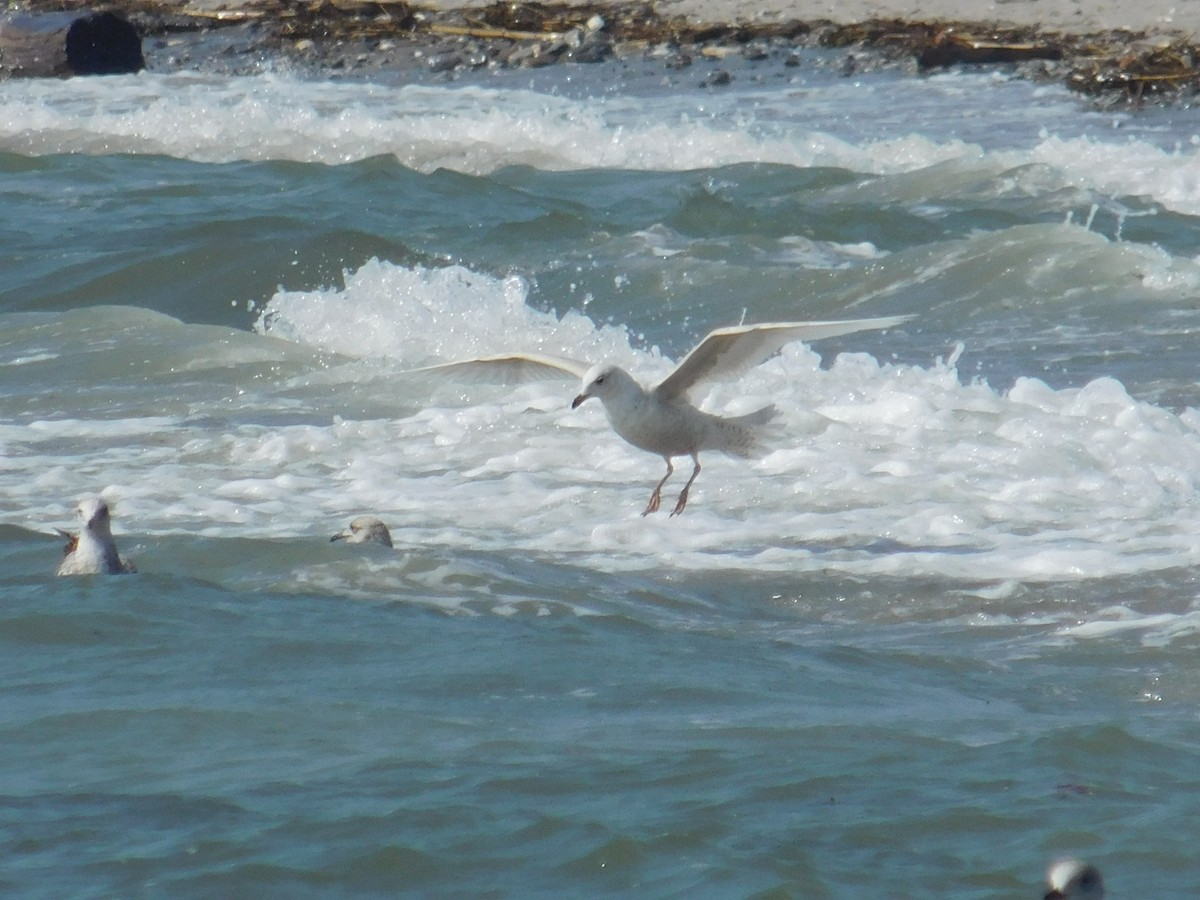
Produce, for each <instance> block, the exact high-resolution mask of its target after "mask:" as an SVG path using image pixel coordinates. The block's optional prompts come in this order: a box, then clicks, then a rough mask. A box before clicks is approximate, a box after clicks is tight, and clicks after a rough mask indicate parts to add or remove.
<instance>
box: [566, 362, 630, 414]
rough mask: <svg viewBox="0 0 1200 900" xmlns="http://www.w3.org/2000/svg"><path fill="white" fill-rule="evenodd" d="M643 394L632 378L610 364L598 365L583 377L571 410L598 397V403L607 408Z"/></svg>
mask: <svg viewBox="0 0 1200 900" xmlns="http://www.w3.org/2000/svg"><path fill="white" fill-rule="evenodd" d="M643 394H645V390H644V389H643V388H642V386H641V385H640V384H638V383H637V382H636V381H634V379H633V376H632V375H630V374H629V373H628V372H626V371H625V370H624V369H622V368H621V367H620V366H614V365H612V364H610V363H600V364H599V365H595V366H592V367H591V368H590V369H588V370H587V372H586V373H585V374H584V376H583V386H582V387H581V388H580V390H579V396H578V397H576V398H575V399H574V400H573V401H571V409H576V408H577V407H578V406H579V404H580V403H582V402H583V401H585V400H590V399H591V398H592V397H599V398H600V402H601V403H603V404H604V405H605V406H608V405H609V404H610V403H612V402H613V401H616V402H617V403H620V402H621V401H622V400H623V399H625V398H629V399H630V400H632V399H634V398H636V397H639V396H641V395H643Z"/></svg>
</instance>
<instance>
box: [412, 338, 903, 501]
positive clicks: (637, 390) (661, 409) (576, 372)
mask: <svg viewBox="0 0 1200 900" xmlns="http://www.w3.org/2000/svg"><path fill="white" fill-rule="evenodd" d="M911 318H912V316H887V317H882V318H874V319H842V320H836V321H829V322H767V323H762V324H758V325H737V326H733V327H730V328H718V329H716V330H715V331H712V332H710V333H709V334H708V335H707V336H706V337H705V338H704V340H702V341H701V342H700V343H699V344H697V345H696V346H695V347H694V348H693V349H692V351H691V352H690V353H688V355H687V356H685V357H684V358H683V361H682V362H680V363H679V365H677V366H676V367H675V369H674V371H672V372H671V373H670V374H669V375H668V376H667V377H666V378H664V379H663V380H662V381H660V382H659V383H658V384H657V385H655V386H654V387H652V388H650V389H646V388H645V387H643V386H642V385H641V384H639V383H638V382H637V381H636V380H635V379H634V378H633V376H631V375H630V374H629V373H628V372H626V371H625V370H624V369H622V368H620V367H619V366H615V365H611V364H608V363H601V364H599V365H595V366H590V367H589V366H588V365H587V364H586V363H582V362H579V361H577V360H573V359H566V358H563V357H558V356H551V355H548V354H540V353H502V354H498V355H495V356H486V357H483V358H480V359H469V360H463V361H460V362H452V363H443V364H440V365H435V366H426V367H425V368H423V369H419V370H417V371H419V372H426V373H468V374H469V373H471V372H473V371H478V370H479V369H480V368H481V367H486V368H491V369H494V370H497V371H499V372H500V373H502V374H503V375H504V377H506V378H509V379H529V378H536V377H546V376H551V375H563V374H567V375H573V376H575V377H577V378H581V379H582V387H581V390H580V392H579V395H578V396H577V397H576V398H575V400H574V402H573V403H572V404H571V406H572V408H575V407H578V406H579V405H580V404H581V403H583V402H584V401H586V400H589V399H590V398H592V397H596V398H598V399H599V400H600V402H601V403H603V404H604V410H605V412H606V413H607V415H608V420H609V422H610V423H611V424H612V427H613V430H614V431H616V432H617V434H619V435H620V436H621V437H623V438H624V439H625V440H626V441H628V442H629V443H630V444H633V446H635V447H638V448H639V449H641V450H646V451H649V452H650V453H656V454H658V455H659V456H661V457H662V458H663V459H664V460H665V461H666V464H667V474H666V475H664V476H663V478H662V480H661V481H659V483H658V484H657V485H656V486H655V488H654V492H653V493H652V494H651V495H650V502H649V503H648V504H647V505H646V509H645V511H644V512H643V513H642V515H648V514H649V513H652V512H655V511H656V510H658V508H659V506H660V504H661V502H662V489H663V485H665V484H666V483H667V479H668V478H670V477H671V474H672V473H673V472H674V471H675V467H674V465H673V464H672V463H671V460H672V458H673V457H676V456H690V457H691V458H692V463H693V469H692V475H691V477H690V478H689V479H688V480H687V484H685V485H684V486H683V490H682V491H681V492H680V494H679V499H678V501H676V503H675V508H674V509H673V510H671V515H672V516H675V515H678V514H679V513H681V512H683V509H684V507H685V506H686V505H687V500H688V491H689V490H690V488H691V486H692V483H693V482H694V481H695V480H696V476H697V475H699V474H700V458H699V456H700V452H701V451H703V450H718V451H720V452H722V453H728V454H731V455H734V456H752V455H754V453H755V452H756V451H757V450H758V449H759V440H760V436H761V435H760V432H761V426H763V425H765V424H766V423H767V422H768V421H770V420H771V419H772V418H773V417H774V415H775V412H776V410H775V407H774V406H765V407H763V408H762V409H759V410H756V411H755V412H752V413H750V414H748V415H744V416H737V417H732V418H731V417H725V416H717V415H713V414H711V413H706V412H702V411H701V410H699V409H697V408H696V407H695V406H693V405H692V403H691V402H690V401H689V399H688V395H689V393H690V392H691V391H692V390H693V389H694V388H695V387H696V386H697V385H699V384H702V383H704V382H712V381H718V380H729V379H732V378H735V377H737V376H738V375H741V374H743V373H744V372H746V371H748V370H749V369H751V368H753V367H754V366H757V365H759V364H760V363H762V362H765V361H766V360H767V359H769V358H770V357H771V356H773V355H774V354H776V353H778V352H779V350H781V349H782V348H783V347H784V345H785V344H789V343H791V342H792V341H812V340H817V339H819V338H826V337H837V336H839V335H844V334H853V333H854V332H856V331H868V330H878V329H885V328H893V327H895V326H897V325H900V324H902V323H904V322H907V321H908V320H909V319H911Z"/></svg>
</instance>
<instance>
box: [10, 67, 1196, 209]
mask: <svg viewBox="0 0 1200 900" xmlns="http://www.w3.org/2000/svg"><path fill="white" fill-rule="evenodd" d="M874 77H875V78H876V79H877V80H878V79H880V78H887V79H890V80H891V81H894V82H896V84H894V85H893V84H891V82H890V81H889V82H878V83H876V84H875V85H874V86H873V87H869V86H866V85H864V86H860V87H859V88H858V89H857V95H856V98H855V102H856V103H861V101H862V94H863V93H864V92H867V93H870V92H871V91H876V92H878V94H879V103H880V104H881V109H880V113H881V115H880V117H879V119H880V120H879V121H878V122H876V124H875V125H874V126H873V130H872V128H871V127H868V126H867V125H866V124H864V123H862V122H857V121H856V122H846V121H845V119H844V117H842V116H841V115H840V113H839V112H838V110H840V109H841V107H842V106H843V105H844V104H843V103H841V102H840V101H839V99H838V98H839V96H840V92H844V91H846V90H848V89H849V87H848V86H847V85H846V84H845V83H844V82H841V81H837V80H834V81H829V82H827V83H823V84H821V85H817V86H810V87H808V88H806V89H805V90H804V91H803V93H802V95H800V96H796V95H794V92H792V91H788V90H780V89H779V88H778V87H772V88H771V89H770V90H764V89H762V88H759V87H757V86H755V85H753V84H750V83H746V84H743V85H735V87H733V88H731V89H730V90H729V91H726V92H722V93H719V94H714V93H711V92H707V93H705V92H687V91H683V92H660V93H659V94H656V95H652V96H649V97H647V96H630V95H621V96H597V97H591V98H588V99H586V100H579V99H573V98H570V97H565V96H555V95H551V94H548V93H545V92H540V91H534V90H519V89H514V88H511V87H508V88H492V87H487V86H478V85H476V86H421V85H407V86H401V87H394V86H390V85H389V86H385V85H380V84H372V83H369V82H348V81H347V82H312V81H305V80H301V79H296V78H293V77H289V76H284V75H278V74H270V73H268V74H263V75H257V76H246V77H231V78H223V77H212V76H201V75H196V74H172V75H159V74H150V73H143V74H142V75H139V76H122V77H114V78H107V79H102V80H96V79H70V80H65V81H51V80H47V81H9V82H4V83H0V149H6V150H11V151H15V152H20V153H31V154H46V153H69V152H85V153H90V152H94V153H154V154H167V155H171V156H177V157H181V158H187V159H195V160H199V161H206V162H226V161H232V160H297V161H304V162H319V163H327V164H338V163H346V162H353V161H357V160H362V159H366V158H369V157H372V156H378V155H385V154H386V155H394V156H395V157H396V158H397V159H398V160H399V161H400V162H401V163H403V164H404V165H406V166H409V167H411V168H414V169H417V170H420V171H425V172H429V171H433V170H434V169H437V168H450V169H455V170H458V171H463V172H470V173H488V172H492V171H494V170H495V169H497V168H500V167H503V166H508V165H529V166H535V167H539V168H543V169H577V168H592V167H609V168H627V169H660V170H685V169H696V168H706V167H716V166H722V165H728V164H734V163H743V162H770V163H782V164H788V165H794V166H797V167H814V166H832V167H839V168H845V169H849V170H852V171H856V172H863V173H873V174H892V175H896V174H901V173H910V172H911V173H919V172H922V171H925V170H929V171H930V172H936V173H937V178H938V181H939V183H940V184H942V185H943V188H942V190H945V189H947V188H946V187H945V186H946V185H947V183H948V180H949V181H958V180H962V181H963V184H964V185H970V184H971V182H972V180H973V179H977V178H979V177H983V178H985V179H986V178H992V177H995V176H997V175H1000V174H1002V173H1005V172H1007V173H1009V176H1008V178H1007V179H1006V180H1004V181H1001V182H997V184H996V185H995V188H996V189H1000V188H1003V185H1004V184H1008V185H1009V188H1010V189H1012V190H1017V191H1028V190H1033V191H1037V192H1051V191H1055V190H1061V189H1062V188H1063V187H1065V186H1076V187H1078V188H1080V189H1082V190H1084V191H1095V192H1097V193H1098V194H1107V195H1110V196H1114V197H1148V198H1151V199H1153V200H1154V201H1156V202H1157V203H1160V204H1162V205H1163V206H1164V207H1166V208H1168V209H1174V210H1178V211H1181V212H1187V213H1192V212H1195V211H1197V210H1198V209H1200V204H1198V201H1197V200H1196V197H1197V196H1200V191H1198V190H1197V186H1198V185H1200V146H1197V145H1196V144H1195V142H1194V141H1193V142H1189V141H1187V140H1184V139H1182V137H1181V139H1180V140H1177V141H1176V143H1175V145H1173V146H1171V147H1168V148H1163V147H1162V146H1161V145H1160V143H1159V142H1161V141H1162V140H1163V138H1162V136H1161V135H1155V134H1152V133H1147V134H1146V135H1144V136H1141V137H1139V136H1137V135H1136V134H1134V133H1133V131H1132V130H1131V129H1130V128H1128V127H1127V128H1126V129H1124V130H1122V131H1119V132H1116V131H1111V130H1110V131H1107V132H1103V133H1100V134H1099V136H1096V135H1092V136H1079V135H1074V134H1066V135H1058V134H1055V133H1054V132H1053V131H1049V132H1046V133H1044V134H1043V136H1042V137H1041V139H1040V140H1033V141H1028V140H1026V139H1024V138H1014V140H1017V141H1018V145H1017V146H1016V147H1015V148H1014V147H1007V146H1004V145H1003V144H1002V143H998V142H999V141H1000V140H1001V138H1002V136H1003V133H1004V129H997V128H995V127H990V128H986V129H983V130H982V131H981V132H980V134H979V136H978V137H979V140H978V141H974V140H963V139H962V138H960V137H956V136H954V134H953V132H952V130H948V129H949V126H947V124H946V120H945V115H944V110H945V103H946V102H947V101H946V98H945V95H947V94H953V92H954V91H953V88H952V87H951V85H952V84H953V81H952V79H953V77H959V78H962V79H966V80H967V81H971V78H972V76H968V75H961V76H948V77H944V78H942V79H940V80H934V81H932V82H931V83H932V84H933V85H934V87H932V88H931V87H929V84H930V83H924V82H922V83H916V82H912V81H911V80H910V81H908V82H905V83H904V84H900V79H897V78H896V76H894V75H888V76H874ZM101 82H103V83H101ZM972 83H973V82H972ZM989 89H993V90H995V89H996V88H995V86H991V87H990V88H989ZM894 90H903V92H904V95H905V97H906V98H908V99H910V100H911V99H914V98H919V97H920V96H921V94H922V92H924V91H936V94H937V98H936V104H934V103H932V102H931V108H930V110H929V112H928V119H927V120H923V119H922V118H921V116H922V110H921V107H920V106H919V104H918V105H917V106H916V107H912V106H911V104H906V106H905V109H906V115H905V117H904V118H903V119H901V120H899V121H893V119H892V118H891V116H893V115H894V112H893V110H892V109H891V108H890V107H888V106H884V104H887V103H888V102H889V97H891V92H892V91H894ZM1066 96H1067V95H1066V94H1065V92H1063V97H1062V98H1060V101H1059V102H1062V103H1063V104H1064V105H1067V106H1069V105H1070V104H1069V101H1067V100H1066V99H1065V98H1066ZM801 101H803V102H801ZM1014 105H1015V106H1018V107H1019V104H1014ZM1025 115H1026V118H1027V121H1023V122H1021V123H1020V127H1017V128H1014V129H1013V131H1014V132H1017V133H1020V134H1024V133H1026V132H1029V131H1031V130H1033V131H1035V132H1036V128H1035V127H1034V126H1035V124H1036V123H1040V122H1042V121H1044V120H1046V111H1045V107H1044V103H1043V105H1042V106H1039V107H1036V108H1030V109H1029V111H1028V112H1027V113H1025ZM964 127H965V126H964ZM971 133H972V136H974V132H971ZM1118 138H1119V139H1118ZM988 142H990V143H988ZM951 192H952V193H953V190H952V189H951ZM939 195H941V194H939ZM1112 211H1113V212H1114V213H1116V214H1118V215H1120V214H1123V213H1122V211H1121V210H1120V209H1116V208H1115V207H1114V209H1113V210H1112Z"/></svg>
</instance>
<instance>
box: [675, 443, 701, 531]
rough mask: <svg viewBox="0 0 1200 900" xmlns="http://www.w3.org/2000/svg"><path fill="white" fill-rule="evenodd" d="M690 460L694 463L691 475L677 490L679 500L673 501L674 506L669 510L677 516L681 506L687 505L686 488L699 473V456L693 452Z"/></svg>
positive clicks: (681, 509)
mask: <svg viewBox="0 0 1200 900" xmlns="http://www.w3.org/2000/svg"><path fill="white" fill-rule="evenodd" d="M692 462H694V463H695V464H696V468H694V469H692V477H691V478H689V479H688V480H687V484H685V485H684V486H683V490H682V491H680V492H679V500H678V501H677V502H676V503H675V508H674V509H673V510H671V515H673V516H677V515H679V514H680V513H681V512H683V508H684V507H685V506H687V495H688V488H690V487H691V486H692V482H693V481H695V480H696V476H697V475H699V474H700V457H699V456H697V455H696V454H695V453H693V454H692Z"/></svg>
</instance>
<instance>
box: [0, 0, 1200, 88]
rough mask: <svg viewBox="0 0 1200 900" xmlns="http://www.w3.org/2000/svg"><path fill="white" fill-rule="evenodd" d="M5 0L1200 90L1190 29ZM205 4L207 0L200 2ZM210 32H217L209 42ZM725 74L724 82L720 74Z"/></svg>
mask: <svg viewBox="0 0 1200 900" xmlns="http://www.w3.org/2000/svg"><path fill="white" fill-rule="evenodd" d="M106 2H107V0H99V3H100V5H99V6H97V5H96V4H95V3H88V2H86V0H10V6H9V9H10V11H25V12H33V13H37V12H49V11H79V10H88V11H94V10H97V9H104V8H109V9H111V10H112V11H115V12H118V13H121V14H123V15H125V16H127V17H128V18H129V19H130V20H131V21H133V22H134V24H135V25H136V26H137V27H138V30H139V31H140V33H141V34H142V35H143V37H144V38H151V39H159V40H165V39H166V37H168V36H176V40H175V43H180V41H179V39H178V37H177V36H179V35H186V34H203V35H206V36H207V41H206V43H205V45H204V49H203V50H199V49H197V50H195V51H193V52H191V53H190V54H189V52H188V51H186V50H185V51H183V52H181V53H179V54H177V56H176V57H173V58H172V59H173V61H174V63H175V64H176V65H181V66H182V65H197V64H199V65H201V66H203V64H204V56H205V55H206V54H211V53H212V52H213V50H212V48H213V46H214V45H215V46H220V44H221V38H220V36H221V35H222V34H224V35H226V38H225V43H226V44H227V46H226V47H225V48H224V53H225V55H237V54H243V55H244V54H251V55H256V56H257V57H258V58H262V57H272V56H274V57H280V58H285V59H295V60H297V61H300V62H303V63H306V64H309V65H314V66H322V65H324V66H329V67H332V68H343V67H346V68H370V67H385V66H389V65H401V66H402V65H420V66H424V67H427V68H431V69H433V70H434V71H453V70H454V69H457V68H464V67H465V68H475V67H479V66H483V65H489V66H507V67H513V66H539V65H546V64H549V63H555V62H567V61H571V62H581V63H582V62H596V61H600V60H603V59H607V58H609V57H611V56H613V55H616V56H625V55H630V54H634V53H638V52H648V51H651V50H654V51H656V52H657V55H658V56H660V57H661V58H662V59H663V60H664V65H666V66H668V67H670V68H681V67H685V66H687V65H690V61H691V59H692V58H693V57H702V58H709V59H718V60H719V59H723V58H725V57H726V56H728V55H729V54H733V53H738V54H741V55H742V56H744V57H745V58H747V59H750V60H755V59H761V58H765V57H766V56H768V55H772V54H774V55H778V53H777V51H783V55H784V58H785V62H786V64H788V65H792V64H794V61H792V60H791V59H790V58H789V57H788V56H787V54H788V53H789V52H790V51H792V50H794V49H802V48H806V47H808V48H811V47H824V48H829V49H842V50H845V51H846V52H847V54H848V55H847V60H846V61H847V63H848V65H847V66H846V67H845V69H846V71H847V72H850V71H855V70H857V69H858V68H860V67H862V66H864V65H866V66H870V65H894V64H900V65H906V66H912V67H913V69H914V70H915V71H918V72H928V71H932V70H936V69H940V68H944V67H947V66H980V65H983V66H1003V67H1009V68H1012V69H1014V70H1015V71H1017V72H1019V73H1020V74H1023V75H1028V76H1031V77H1037V78H1046V79H1056V80H1061V81H1063V82H1064V83H1065V84H1067V85H1068V86H1069V87H1070V88H1072V89H1074V90H1076V91H1079V92H1082V93H1085V94H1088V95H1093V96H1098V97H1105V98H1109V99H1110V100H1115V101H1117V102H1121V101H1132V102H1140V101H1142V100H1144V99H1146V98H1147V97H1150V96H1153V97H1156V98H1159V99H1170V98H1174V97H1178V96H1186V95H1187V94H1189V93H1195V92H1196V90H1197V89H1200V69H1198V63H1200V46H1198V45H1196V44H1193V43H1191V42H1190V41H1189V40H1187V39H1185V38H1181V37H1171V38H1168V39H1163V40H1158V41H1154V40H1151V39H1150V37H1149V36H1148V35H1147V34H1145V33H1140V32H1131V31H1127V30H1117V31H1111V32H1104V33H1100V34H1090V35H1080V34H1067V33H1060V32H1053V31H1043V30H1039V29H1036V28H1014V27H1010V26H1005V25H1001V24H990V23H980V22H946V21H919V20H905V19H873V20H869V21H866V22H858V23H849V24H846V23H835V22H831V21H828V20H811V21H800V20H780V21H756V22H753V23H748V22H697V21H693V20H690V19H688V18H686V17H684V16H679V15H667V14H664V13H663V12H661V11H660V10H659V8H657V7H656V6H655V5H653V4H652V3H650V2H643V0H633V2H617V3H606V2H598V0H581V2H577V3H542V2H536V0H507V2H506V0H496V2H493V3H491V4H490V5H486V6H477V7H468V8H460V9H437V10H435V9H429V8H423V7H421V6H420V5H418V4H416V3H412V2H409V0H241V2H238V3H235V4H234V5H231V6H221V5H214V4H216V3H220V0H119V2H118V3H108V5H107V6H106ZM204 4H207V5H204ZM214 39H215V40H214ZM714 83H720V82H714Z"/></svg>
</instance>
